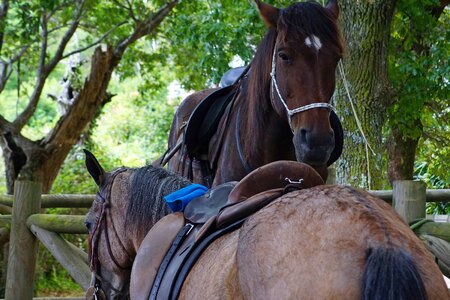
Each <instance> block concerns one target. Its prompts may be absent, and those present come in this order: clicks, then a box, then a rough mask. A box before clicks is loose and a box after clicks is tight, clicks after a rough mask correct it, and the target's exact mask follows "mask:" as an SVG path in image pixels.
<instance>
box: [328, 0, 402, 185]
mask: <svg viewBox="0 0 450 300" xmlns="http://www.w3.org/2000/svg"><path fill="white" fill-rule="evenodd" d="M339 6H340V11H341V14H340V24H341V29H342V33H343V36H344V40H345V43H346V46H347V52H346V54H345V57H344V59H343V60H342V65H343V69H344V74H342V72H338V77H339V79H338V82H337V90H336V97H335V101H336V106H337V109H338V112H339V113H338V115H339V117H340V118H341V122H342V124H343V127H344V132H345V140H344V151H343V154H342V156H341V159H340V160H338V162H337V170H336V179H337V182H338V183H341V184H351V185H354V186H359V187H364V188H370V189H380V188H382V187H383V184H384V183H385V182H386V180H385V179H386V175H385V174H384V172H383V169H385V168H383V161H382V154H383V152H384V151H385V150H384V147H383V142H382V126H383V123H384V121H385V115H386V108H387V107H388V105H389V103H390V101H391V96H390V86H389V81H388V69H387V58H388V43H389V36H390V24H391V19H392V15H393V12H394V6H395V0H375V1H367V0H365V1H356V2H355V1H351V0H344V1H339ZM347 89H348V93H349V94H350V97H351V100H352V101H353V104H354V108H355V112H354V111H353V110H352V107H351V102H350V99H349V95H348V93H347ZM355 113H356V116H357V117H358V119H359V120H360V124H361V128H362V131H363V133H364V135H365V138H366V139H367V141H368V143H369V145H370V146H371V148H372V149H373V152H372V151H371V150H370V149H366V143H365V139H364V136H363V134H362V133H361V132H360V130H359V129H358V126H357V122H356V120H355V117H356V116H355Z"/></svg>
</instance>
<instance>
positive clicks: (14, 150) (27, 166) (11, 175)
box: [1, 47, 119, 194]
mask: <svg viewBox="0 0 450 300" xmlns="http://www.w3.org/2000/svg"><path fill="white" fill-rule="evenodd" d="M112 53H113V50H112V49H111V48H108V50H107V51H102V50H101V48H100V47H99V48H97V49H96V51H95V53H94V55H93V57H92V62H91V73H90V76H89V78H88V79H87V80H86V82H85V84H84V87H83V88H82V90H81V91H80V94H79V95H78V97H77V98H76V99H75V100H74V103H73V105H72V106H71V108H70V111H68V112H67V114H65V115H64V116H62V117H61V118H60V120H59V121H58V123H57V124H56V126H55V127H54V128H53V129H52V131H51V132H50V133H49V134H48V135H47V136H46V137H45V138H44V139H42V140H38V141H31V140H29V139H27V138H25V137H24V136H22V135H21V134H20V133H17V132H14V131H12V130H11V131H8V132H7V133H5V134H3V140H2V141H1V144H2V148H3V153H4V159H5V169H6V175H7V191H8V193H10V194H11V193H12V191H13V188H14V181H15V180H16V179H17V178H19V177H20V178H21V179H26V180H33V181H39V182H42V184H43V192H44V193H48V192H49V191H50V189H51V186H52V183H53V181H54V180H55V178H56V176H57V175H58V172H59V169H60V168H61V165H62V164H63V163H64V160H65V158H66V156H67V154H68V153H69V151H70V149H71V148H72V146H73V145H74V144H75V143H76V142H77V141H78V140H79V138H80V136H81V135H82V133H83V132H84V131H85V130H86V129H87V127H88V125H89V124H90V122H91V121H92V120H93V119H94V116H95V114H96V113H97V112H98V110H99V109H100V108H101V107H102V106H103V105H104V104H105V103H106V102H107V101H109V100H110V97H109V96H108V95H107V93H106V89H107V86H108V83H109V80H110V78H111V73H112V70H113V69H114V68H115V67H116V65H117V62H118V61H119V60H118V59H117V58H115V57H114V56H113V54H112ZM50 157H51V159H49V158H50ZM19 174H20V176H19Z"/></svg>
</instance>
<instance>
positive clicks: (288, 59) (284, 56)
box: [278, 52, 291, 63]
mask: <svg viewBox="0 0 450 300" xmlns="http://www.w3.org/2000/svg"><path fill="white" fill-rule="evenodd" d="M278 57H279V58H281V59H282V60H283V61H284V62H287V63H290V62H291V58H290V57H289V55H287V54H286V53H285V52H279V53H278Z"/></svg>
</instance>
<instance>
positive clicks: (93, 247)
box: [86, 168, 131, 299]
mask: <svg viewBox="0 0 450 300" xmlns="http://www.w3.org/2000/svg"><path fill="white" fill-rule="evenodd" d="M126 170H127V169H126V168H120V169H117V170H116V171H115V172H114V173H113V174H112V178H111V184H110V185H109V187H108V189H107V194H106V196H103V195H102V194H101V193H100V192H99V193H98V194H97V195H98V196H99V198H100V199H101V201H102V202H101V203H102V204H101V210H100V213H99V214H98V215H97V220H96V222H95V227H94V230H93V232H92V235H91V237H90V238H89V260H90V263H89V267H90V269H91V271H92V276H91V283H90V287H89V288H88V290H87V292H86V299H103V297H104V293H103V291H102V290H101V288H100V283H99V282H98V281H100V282H101V281H104V279H103V278H102V277H101V276H100V275H99V273H100V272H99V271H100V262H99V258H98V239H99V236H100V233H101V229H102V228H103V227H104V228H103V229H104V230H105V238H106V247H107V250H108V254H109V256H110V258H111V260H112V261H113V263H114V264H115V265H116V267H118V268H119V269H122V270H131V266H128V267H127V266H122V265H121V264H120V263H119V262H118V261H117V259H116V257H115V256H114V254H113V253H112V250H111V243H110V240H109V232H108V224H107V218H108V217H107V211H108V209H110V208H111V205H110V204H111V203H110V201H108V200H109V199H110V197H111V189H112V186H113V182H114V179H115V178H116V177H117V175H119V174H121V173H123V172H125V171H126ZM109 218H110V222H111V224H112V228H113V231H114V234H115V235H116V237H117V240H118V241H119V245H120V247H121V248H122V250H124V252H125V253H127V254H128V255H129V253H128V251H127V250H126V248H125V246H124V245H123V243H122V241H121V240H120V238H119V235H118V233H117V230H116V227H115V225H114V222H113V219H112V217H111V214H109ZM102 225H103V227H101V226H102ZM110 286H111V289H112V290H114V291H115V292H117V293H121V291H119V290H117V289H115V288H114V286H113V285H112V284H111V283H110Z"/></svg>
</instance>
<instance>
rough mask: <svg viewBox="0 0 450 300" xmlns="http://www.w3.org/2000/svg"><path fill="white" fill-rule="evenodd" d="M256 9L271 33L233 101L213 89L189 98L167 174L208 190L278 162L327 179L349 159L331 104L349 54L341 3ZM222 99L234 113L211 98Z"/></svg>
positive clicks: (174, 133) (173, 134)
mask: <svg viewBox="0 0 450 300" xmlns="http://www.w3.org/2000/svg"><path fill="white" fill-rule="evenodd" d="M255 2H256V4H257V6H258V9H259V12H260V15H261V17H262V19H263V20H264V22H265V24H266V25H267V27H268V31H267V33H266V35H265V37H264V39H263V40H262V42H261V43H260V45H259V46H258V48H257V50H256V54H255V56H254V58H253V60H252V61H251V63H250V67H249V69H248V71H247V72H246V73H245V75H244V76H243V77H242V78H241V79H240V80H239V81H238V82H237V83H236V84H235V85H233V86H232V88H230V89H229V90H231V95H230V94H229V93H228V94H225V95H224V94H223V92H222V91H217V90H216V89H209V90H204V91H201V92H197V93H194V94H192V95H191V96H189V97H188V98H186V99H185V100H184V101H183V102H182V104H181V105H180V107H179V108H178V110H177V112H176V114H175V117H174V120H173V123H172V128H171V131H170V135H169V150H168V151H169V153H170V155H169V157H171V159H170V160H169V164H168V168H169V169H170V170H172V171H175V172H177V173H179V174H182V175H183V176H185V177H188V178H190V179H192V180H193V181H194V182H198V183H203V184H205V185H207V186H211V185H212V186H215V185H217V184H220V183H224V182H228V181H234V180H240V179H242V178H243V177H244V176H245V175H246V174H248V173H250V172H251V171H252V170H254V169H256V168H258V167H260V166H262V165H265V164H267V163H269V162H273V161H277V160H297V161H300V162H304V163H307V164H309V165H311V166H313V167H314V168H315V169H316V171H318V172H319V173H320V174H321V176H322V177H323V178H325V177H326V176H327V166H328V165H330V164H332V163H333V162H334V161H335V160H336V159H338V158H339V156H340V154H341V151H342V128H341V125H340V123H339V120H338V119H337V116H336V114H335V113H334V108H333V106H331V105H330V104H329V102H330V99H331V97H332V95H333V92H334V89H335V69H336V66H337V63H338V61H339V59H340V58H341V56H342V52H343V45H342V40H341V36H340V33H339V29H338V26H337V18H338V13H339V9H338V5H337V1H336V0H330V2H329V3H328V4H327V6H326V7H322V6H321V5H319V4H317V3H313V2H305V3H296V4H294V5H291V6H289V7H287V8H285V9H278V8H275V7H273V6H270V5H268V4H265V3H262V2H261V1H255ZM216 92H217V93H218V95H217V97H222V98H221V99H222V100H223V98H227V97H228V100H229V101H228V102H227V101H224V103H227V105H223V106H220V105H218V107H217V106H216V104H217V103H218V102H219V103H222V102H221V101H222V100H217V99H215V97H216V95H213V97H212V98H211V99H209V98H205V97H206V96H208V95H210V94H212V93H216ZM204 98H205V100H203V101H202V102H201V103H200V101H201V100H202V99H204ZM206 99H208V100H206ZM212 102H215V103H214V104H212ZM199 103H200V105H199V106H198V107H197V104H199ZM210 106H213V107H214V108H210ZM206 111H210V114H209V115H208V116H207V117H206V118H205V114H206ZM211 111H212V112H211ZM222 111H223V115H222V117H221V118H216V116H217V115H220V112H222ZM211 115H212V116H211ZM202 118H205V119H202ZM188 120H189V122H188ZM191 121H192V122H191ZM214 122H216V124H215V125H216V126H217V128H216V127H215V126H214V125H212V124H211V123H214ZM186 124H188V125H187V126H185V125H186ZM182 140H184V141H185V144H184V146H182V147H181V148H179V146H181V145H182V143H181V141H182ZM173 153H175V154H174V156H173V157H172V156H171V155H172V154H173ZM166 160H168V159H167V157H166V158H165V159H164V161H166Z"/></svg>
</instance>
